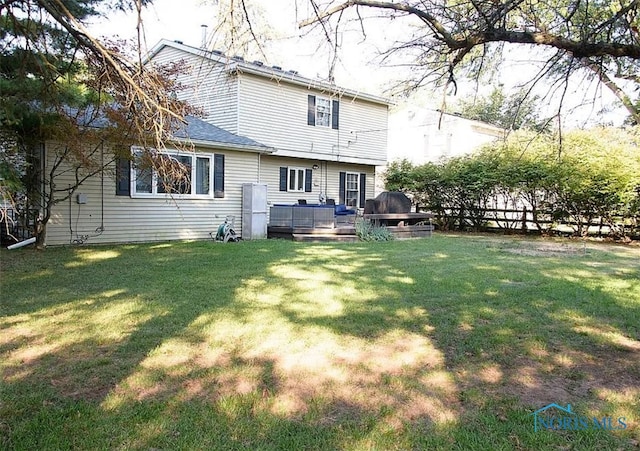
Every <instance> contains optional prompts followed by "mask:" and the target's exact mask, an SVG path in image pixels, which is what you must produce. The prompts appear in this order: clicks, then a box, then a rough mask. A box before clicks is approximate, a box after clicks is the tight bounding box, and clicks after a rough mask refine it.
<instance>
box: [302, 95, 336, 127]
mask: <svg viewBox="0 0 640 451" xmlns="http://www.w3.org/2000/svg"><path fill="white" fill-rule="evenodd" d="M339 123H340V102H338V101H337V100H330V99H328V98H326V97H316V96H314V95H309V96H308V108H307V124H308V125H313V126H314V127H331V128H333V129H334V130H337V129H338V127H339Z"/></svg>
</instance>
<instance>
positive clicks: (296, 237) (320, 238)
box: [291, 233, 359, 243]
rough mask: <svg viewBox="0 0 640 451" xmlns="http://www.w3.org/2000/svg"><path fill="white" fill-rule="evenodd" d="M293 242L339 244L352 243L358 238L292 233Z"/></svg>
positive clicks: (352, 236)
mask: <svg viewBox="0 0 640 451" xmlns="http://www.w3.org/2000/svg"><path fill="white" fill-rule="evenodd" d="M291 239H292V240H293V241H304V242H307V243H325V242H341V243H345V242H347V243H353V242H356V241H359V239H358V237H357V236H356V235H355V234H354V235H322V234H317V233H315V234H310V235H307V234H301V233H294V234H292V235H291Z"/></svg>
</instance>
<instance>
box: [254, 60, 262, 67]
mask: <svg viewBox="0 0 640 451" xmlns="http://www.w3.org/2000/svg"><path fill="white" fill-rule="evenodd" d="M253 64H255V65H256V66H264V63H263V62H262V61H258V60H255V61H254V62H253Z"/></svg>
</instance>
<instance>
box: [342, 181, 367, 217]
mask: <svg viewBox="0 0 640 451" xmlns="http://www.w3.org/2000/svg"><path fill="white" fill-rule="evenodd" d="M350 175H355V176H356V180H357V182H356V186H357V187H356V189H355V191H356V192H357V193H358V194H357V195H356V204H355V205H349V202H348V196H347V193H348V192H349V191H354V190H350V189H349V176H350ZM344 202H345V204H346V205H347V206H348V207H355V208H363V207H364V205H359V204H360V173H359V172H346V173H345V178H344Z"/></svg>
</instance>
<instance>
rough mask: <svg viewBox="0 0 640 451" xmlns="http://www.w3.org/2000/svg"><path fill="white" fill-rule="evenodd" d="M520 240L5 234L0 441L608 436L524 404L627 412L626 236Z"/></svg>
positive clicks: (355, 442) (632, 300)
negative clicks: (551, 426) (544, 423)
mask: <svg viewBox="0 0 640 451" xmlns="http://www.w3.org/2000/svg"><path fill="white" fill-rule="evenodd" d="M517 246H518V244H517V243H516V244H513V242H511V241H508V242H505V243H497V244H496V242H495V241H486V240H482V239H460V238H455V239H453V238H444V237H443V238H435V239H433V240H421V241H409V242H396V243H385V244H378V245H371V244H369V245H360V244H357V245H355V244H354V245H297V244H294V243H288V242H264V243H242V244H241V245H238V246H234V245H229V246H224V245H219V246H216V245H213V244H212V243H190V244H184V243H177V244H161V245H144V246H121V247H114V248H92V249H52V250H50V251H47V253H45V254H44V255H35V254H29V253H22V254H20V257H19V258H18V259H16V260H15V261H12V262H11V263H9V264H8V265H6V266H5V270H6V271H8V272H9V273H10V277H9V278H4V277H3V281H2V285H3V286H2V288H3V292H9V293H11V294H12V295H11V302H7V303H4V302H3V304H4V305H3V306H2V308H3V310H2V322H1V323H0V327H1V328H2V338H0V356H1V357H2V358H3V363H2V370H3V388H2V389H1V390H2V392H1V393H0V394H2V397H1V399H3V401H2V404H0V413H1V414H2V415H0V418H2V419H1V420H0V429H1V431H0V432H3V436H4V437H5V439H4V440H5V442H4V443H2V444H3V445H4V446H5V447H7V448H18V449H33V448H69V447H74V448H91V447H94V446H98V447H105V448H135V449H138V448H145V449H148V448H163V449H164V448H203V447H204V448H215V449H225V448H226V449H255V448H262V449H292V448H305V449H336V448H354V449H358V448H371V447H374V448H401V449H411V448H425V447H431V448H434V447H435V448H450V447H453V446H459V447H461V448H468V449H489V448H492V449H495V448H512V447H523V448H531V449H533V448H539V447H540V445H544V444H548V445H550V446H562V445H563V444H566V443H571V444H572V445H574V446H577V445H579V444H581V445H583V446H596V447H603V446H604V447H607V446H611V445H616V444H620V443H621V442H619V440H622V439H621V438H620V434H618V435H616V434H613V433H610V432H608V431H605V432H602V431H601V432H597V431H596V432H593V433H591V432H590V431H589V432H586V433H582V434H574V435H570V436H568V435H566V434H542V435H541V434H534V433H533V427H532V421H531V418H530V417H529V416H528V415H529V413H530V412H531V411H533V410H535V409H537V408H539V407H542V406H543V405H546V404H548V403H550V402H556V403H559V404H566V403H573V404H577V405H578V406H579V408H581V409H584V411H589V412H590V413H593V414H594V415H595V414H599V415H605V414H612V415H614V414H615V415H620V416H623V415H626V416H627V417H629V418H634V419H637V418H638V417H639V416H640V411H639V406H638V404H637V402H638V401H637V400H638V397H639V396H640V393H639V390H638V387H639V386H640V368H639V363H638V362H639V361H640V358H638V351H639V350H638V344H639V343H640V342H639V339H640V335H639V331H638V324H640V317H639V311H640V310H639V307H640V287H639V285H638V278H640V274H639V271H638V267H637V264H636V262H637V260H634V258H637V255H635V256H634V255H631V256H630V257H627V256H625V255H613V254H612V253H610V252H608V251H605V250H603V251H598V250H593V251H591V253H585V254H584V255H551V256H547V255H542V256H540V255H537V256H532V255H525V254H524V253H517V252H515V253H514V252H512V249H513V248H514V247H516V248H517ZM52 254H53V255H52ZM2 257H3V266H4V261H5V257H6V254H4V255H3V256H2ZM43 431H44V432H43ZM625 433H627V434H629V433H631V434H633V433H634V432H632V431H625ZM636 434H637V432H636ZM624 437H627V436H624ZM637 438H640V437H637ZM625 439H626V438H625ZM624 443H627V442H624Z"/></svg>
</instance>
